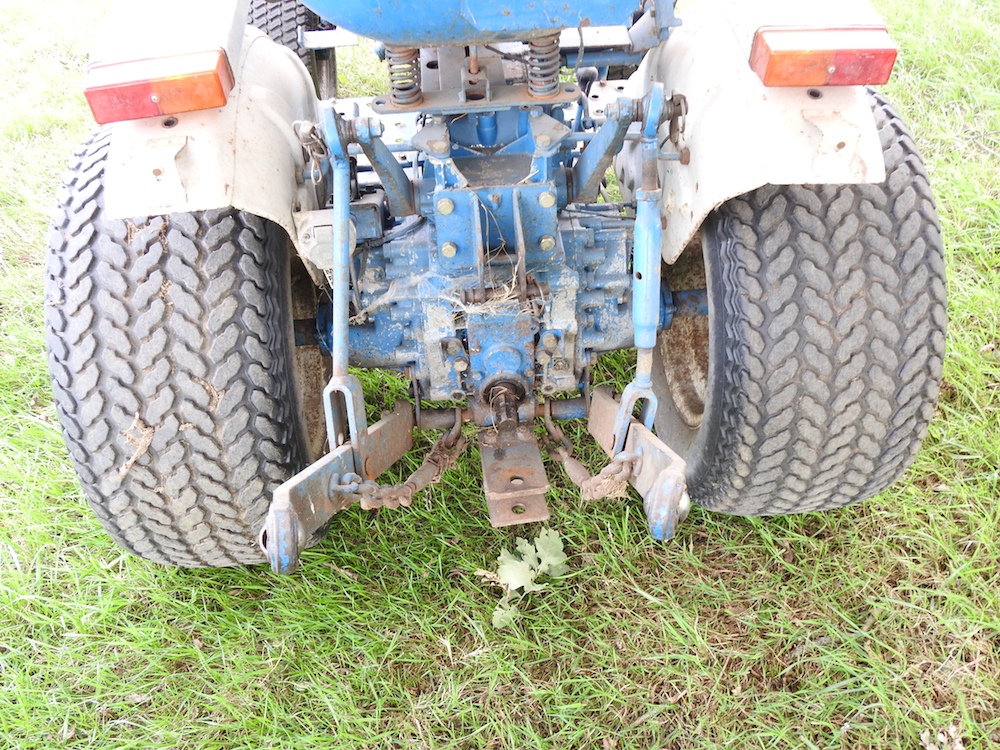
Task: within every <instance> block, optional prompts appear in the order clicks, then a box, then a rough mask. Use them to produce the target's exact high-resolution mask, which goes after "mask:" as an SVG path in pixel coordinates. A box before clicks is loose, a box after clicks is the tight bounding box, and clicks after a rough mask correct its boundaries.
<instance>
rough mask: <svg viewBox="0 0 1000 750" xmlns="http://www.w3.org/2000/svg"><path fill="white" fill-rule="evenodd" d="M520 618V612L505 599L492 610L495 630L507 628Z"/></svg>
mask: <svg viewBox="0 0 1000 750" xmlns="http://www.w3.org/2000/svg"><path fill="white" fill-rule="evenodd" d="M520 616H521V611H520V610H519V609H518V608H517V607H516V606H515V605H513V604H511V603H510V602H509V601H507V599H501V600H500V601H499V602H498V603H497V608H496V609H494V610H493V627H495V628H496V629H497V630H502V629H503V628H509V627H510V626H511V625H513V624H514V621H515V620H516V619H517V618H518V617H520Z"/></svg>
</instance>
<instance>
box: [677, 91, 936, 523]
mask: <svg viewBox="0 0 1000 750" xmlns="http://www.w3.org/2000/svg"><path fill="white" fill-rule="evenodd" d="M870 96H871V104H872V110H873V112H874V116H875V121H876V124H877V127H878V132H879V136H880V139H881V142H882V147H883V151H884V155H885V165H886V179H885V182H884V183H882V184H875V185H837V186H827V185H822V186H782V187H777V186H766V187H764V188H761V189H759V190H755V191H754V192H752V193H749V194H747V195H744V196H742V197H740V198H737V199H734V200H732V201H729V202H727V203H726V204H724V205H723V206H722V207H721V208H720V209H718V210H717V211H716V212H715V213H714V214H713V216H712V217H710V219H709V220H708V222H707V224H706V228H705V230H704V231H705V232H706V233H707V235H706V239H705V241H706V242H707V243H708V245H709V248H710V251H708V252H706V267H707V272H708V274H709V279H710V294H711V296H712V303H713V305H714V308H715V310H716V314H715V315H714V317H713V318H712V320H711V321H710V326H711V335H710V342H709V346H710V350H711V357H713V358H714V361H715V362H716V363H717V368H716V371H715V373H714V374H712V373H711V371H710V379H709V382H710V384H711V385H710V386H709V394H708V398H707V405H706V411H705V418H704V419H705V421H704V423H703V425H702V428H701V432H700V434H699V436H698V439H697V440H696V442H695V444H694V449H693V451H692V455H691V457H689V492H690V494H691V497H692V499H693V500H694V501H695V502H697V503H698V504H700V505H702V506H704V507H706V508H709V509H711V510H715V511H721V512H725V513H732V514H738V515H755V516H763V515H776V514H785V513H798V512H806V511H816V510H825V509H830V508H837V507H841V506H844V505H847V504H849V503H853V502H856V501H858V500H862V499H864V498H868V497H871V496H873V495H875V494H877V493H879V492H881V491H882V490H884V489H885V488H887V487H888V486H889V485H891V484H892V483H893V482H894V481H895V480H896V479H897V478H898V477H899V476H900V475H901V474H902V473H903V472H904V471H905V469H906V468H907V467H908V466H909V465H910V463H911V462H912V461H913V458H914V457H915V455H916V453H917V451H918V450H919V448H920V445H921V442H922V441H923V439H924V437H925V436H926V434H927V426H928V423H929V422H930V420H931V418H932V416H933V414H934V410H935V404H936V401H937V397H938V392H939V387H940V382H941V377H942V360H943V357H944V345H945V326H946V289H945V271H944V254H943V246H942V241H941V230H940V224H939V221H938V216H937V211H936V209H935V206H934V199H933V196H932V194H931V190H930V185H929V182H928V179H927V173H926V171H925V169H924V165H923V163H922V161H921V159H920V156H919V154H918V153H917V149H916V145H915V144H914V141H913V139H912V137H911V135H910V133H909V132H908V130H907V129H906V127H905V126H904V124H903V123H902V121H901V120H900V118H899V117H898V115H897V114H896V113H895V112H894V111H893V110H892V108H891V107H890V105H889V103H888V102H887V101H886V100H885V99H884V98H882V97H881V96H880V95H879V94H877V93H875V92H871V94H870ZM710 367H711V366H710Z"/></svg>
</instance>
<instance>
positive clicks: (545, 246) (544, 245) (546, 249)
mask: <svg viewBox="0 0 1000 750" xmlns="http://www.w3.org/2000/svg"><path fill="white" fill-rule="evenodd" d="M538 247H539V249H540V250H541V251H542V252H543V253H551V252H552V251H553V250H555V249H556V238H555V237H553V236H552V235H551V234H547V235H545V236H544V237H542V239H540V240H538Z"/></svg>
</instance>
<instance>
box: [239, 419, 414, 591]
mask: <svg viewBox="0 0 1000 750" xmlns="http://www.w3.org/2000/svg"><path fill="white" fill-rule="evenodd" d="M412 445H413V408H412V406H410V405H409V404H406V403H398V404H396V408H395V409H394V410H393V411H392V412H390V413H388V414H383V416H382V419H380V420H379V421H378V422H376V423H375V424H374V425H372V426H371V427H370V428H368V431H367V435H366V437H365V444H364V450H363V451H362V453H363V455H364V456H365V459H364V465H363V466H358V465H357V463H356V458H355V451H354V447H353V446H352V444H351V443H349V442H347V443H344V444H343V445H340V446H337V447H336V448H334V449H333V450H331V451H330V452H329V453H327V454H326V455H325V456H323V458H321V459H320V460H319V461H316V462H315V463H314V464H312V465H311V466H308V467H307V468H306V469H304V470H303V471H300V472H299V473H298V474H296V475H295V476H294V477H292V478H291V479H289V480H288V481H287V482H285V483H284V484H282V485H281V486H280V487H278V489H276V490H275V491H274V498H273V499H272V501H271V507H270V509H269V510H268V512H267V517H266V518H265V520H264V528H263V529H262V530H261V533H260V539H259V541H260V547H261V549H262V550H263V552H264V554H265V555H266V556H267V559H268V562H270V563H271V570H273V571H274V572H275V573H279V574H288V573H293V572H294V571H295V569H296V568H297V567H298V564H299V556H300V555H301V553H302V550H304V549H305V548H306V547H308V546H309V545H310V543H312V542H313V541H315V539H316V536H317V535H318V534H319V533H320V532H321V531H322V529H323V527H324V526H325V525H326V523H327V522H328V521H329V520H330V519H331V518H332V517H333V515H334V514H335V513H338V512H340V511H342V510H344V509H345V508H348V507H350V506H351V505H352V504H354V503H356V502H359V501H360V499H361V498H360V495H359V494H358V493H359V492H360V490H361V484H362V482H363V481H365V480H371V479H374V478H375V477H377V476H378V475H379V474H381V473H382V472H384V471H385V470H386V469H388V468H389V467H390V466H392V465H393V464H394V463H395V462H396V461H398V460H399V459H400V458H402V457H403V455H404V454H405V453H406V452H407V451H408V450H410V447H411V446H412Z"/></svg>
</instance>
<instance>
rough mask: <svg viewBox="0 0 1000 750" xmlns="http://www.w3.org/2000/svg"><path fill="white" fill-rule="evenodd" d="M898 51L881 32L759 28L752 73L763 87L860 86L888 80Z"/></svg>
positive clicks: (874, 28)
mask: <svg viewBox="0 0 1000 750" xmlns="http://www.w3.org/2000/svg"><path fill="white" fill-rule="evenodd" d="M897 52H898V50H897V48H896V45H895V43H893V41H892V38H891V37H890V36H889V32H888V31H887V30H886V29H885V27H884V26H883V27H877V26H870V27H857V28H845V29H787V28H786V29H782V28H762V29H759V30H758V31H757V33H756V34H755V35H754V39H753V49H752V50H751V52H750V67H751V68H753V70H754V72H755V73H756V74H757V75H758V76H760V80H762V81H763V82H764V85H765V86H861V85H866V84H871V85H881V84H883V83H885V82H886V81H888V80H889V75H890V74H891V73H892V66H893V65H895V63H896V54H897Z"/></svg>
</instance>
